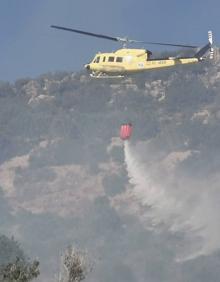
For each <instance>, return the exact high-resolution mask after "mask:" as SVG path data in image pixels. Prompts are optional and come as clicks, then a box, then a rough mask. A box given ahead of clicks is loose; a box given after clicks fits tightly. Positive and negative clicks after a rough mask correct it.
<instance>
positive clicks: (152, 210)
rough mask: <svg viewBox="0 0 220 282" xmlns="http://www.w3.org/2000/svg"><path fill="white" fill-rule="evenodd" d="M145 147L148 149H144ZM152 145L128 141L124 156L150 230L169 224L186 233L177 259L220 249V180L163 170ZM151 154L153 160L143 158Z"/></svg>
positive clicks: (171, 228) (170, 226) (173, 230)
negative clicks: (167, 172)
mask: <svg viewBox="0 0 220 282" xmlns="http://www.w3.org/2000/svg"><path fill="white" fill-rule="evenodd" d="M143 147H145V148H144V150H143ZM148 147H150V146H149V144H148V143H145V144H137V145H136V146H131V145H130V144H129V143H128V142H125V146H124V153H125V163H126V166H127V171H128V176H129V179H130V183H131V186H132V191H131V193H132V194H133V196H134V198H135V199H136V201H137V203H138V204H140V205H141V206H145V207H146V212H145V213H144V214H143V216H142V217H143V218H142V220H143V221H144V222H146V227H148V228H154V229H155V230H159V228H160V225H166V227H167V228H168V229H169V231H170V232H171V233H172V234H173V233H179V232H181V233H183V234H184V238H185V241H184V244H183V246H182V248H181V250H180V252H179V253H178V254H177V260H179V261H183V260H188V259H194V258H196V257H198V256H199V255H209V254H211V253H212V252H214V251H216V250H217V249H219V247H220V226H219V222H220V221H219V220H220V205H219V199H220V197H219V196H220V189H218V185H216V183H215V182H216V181H214V180H212V184H211V185H210V180H209V181H208V180H207V183H209V185H206V184H205V183H201V181H200V180H196V179H194V180H192V179H189V178H188V179H187V177H183V176H182V177H181V176H180V175H178V176H177V175H175V170H173V171H172V170H171V171H170V172H169V174H166V171H163V169H162V168H161V165H160V163H159V161H157V160H156V159H155V157H154V159H153V160H152V157H150V155H152V154H151V152H150V151H149V150H151V149H152V148H151V149H149V148H148ZM143 152H145V153H144V154H146V153H148V154H149V160H147V158H146V156H144V155H143Z"/></svg>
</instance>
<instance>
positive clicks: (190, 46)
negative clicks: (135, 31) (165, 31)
mask: <svg viewBox="0 0 220 282" xmlns="http://www.w3.org/2000/svg"><path fill="white" fill-rule="evenodd" d="M130 42H131V43H142V44H151V45H162V46H174V47H184V48H198V46H193V45H185V44H172V43H161V42H146V41H137V40H130Z"/></svg>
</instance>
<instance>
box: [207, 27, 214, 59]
mask: <svg viewBox="0 0 220 282" xmlns="http://www.w3.org/2000/svg"><path fill="white" fill-rule="evenodd" d="M208 38H209V43H210V54H209V58H210V59H211V60H212V59H214V48H213V47H212V45H213V38H212V31H211V30H210V31H209V32H208Z"/></svg>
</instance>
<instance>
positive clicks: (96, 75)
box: [90, 72, 124, 78]
mask: <svg viewBox="0 0 220 282" xmlns="http://www.w3.org/2000/svg"><path fill="white" fill-rule="evenodd" d="M90 76H91V77H93V78H123V77H124V75H108V74H106V73H103V72H99V73H90Z"/></svg>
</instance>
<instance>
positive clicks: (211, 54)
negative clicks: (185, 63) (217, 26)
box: [194, 31, 214, 60]
mask: <svg viewBox="0 0 220 282" xmlns="http://www.w3.org/2000/svg"><path fill="white" fill-rule="evenodd" d="M208 39H209V43H208V44H206V45H205V46H204V47H202V48H201V49H200V50H199V51H198V52H197V53H196V54H195V55H194V57H195V58H197V59H198V60H202V59H203V56H204V55H205V54H206V53H207V51H209V57H210V59H213V57H214V49H213V47H212V44H213V38H212V31H208Z"/></svg>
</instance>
